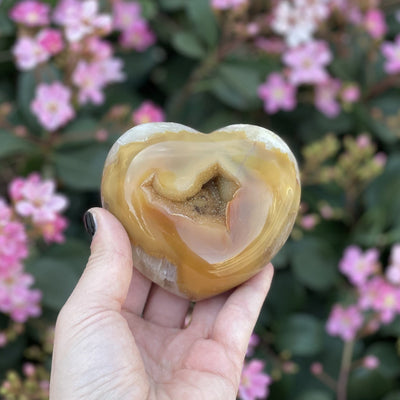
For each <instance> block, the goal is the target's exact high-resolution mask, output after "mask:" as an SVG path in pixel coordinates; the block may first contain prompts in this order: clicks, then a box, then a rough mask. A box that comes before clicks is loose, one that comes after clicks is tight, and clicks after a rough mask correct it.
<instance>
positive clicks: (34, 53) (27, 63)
mask: <svg viewBox="0 0 400 400" xmlns="http://www.w3.org/2000/svg"><path fill="white" fill-rule="evenodd" d="M12 52H13V55H14V57H15V60H16V64H17V67H18V68H20V69H22V70H28V69H33V68H35V67H36V66H37V65H38V64H40V63H42V62H45V61H47V60H48V59H49V58H50V53H49V52H48V51H47V50H46V49H45V48H44V47H43V46H42V45H41V44H40V43H39V42H38V41H37V40H36V39H33V38H30V37H27V36H22V37H20V38H19V39H18V40H17V42H16V43H15V45H14V47H13V50H12Z"/></svg>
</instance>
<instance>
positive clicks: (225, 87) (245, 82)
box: [212, 63, 261, 110]
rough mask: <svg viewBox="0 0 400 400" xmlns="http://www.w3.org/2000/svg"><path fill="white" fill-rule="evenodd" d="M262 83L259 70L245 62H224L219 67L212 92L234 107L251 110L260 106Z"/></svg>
mask: <svg viewBox="0 0 400 400" xmlns="http://www.w3.org/2000/svg"><path fill="white" fill-rule="evenodd" d="M260 84H261V79H260V74H259V72H258V71H257V70H254V69H253V68H251V67H249V66H247V65H246V64H243V63H242V64H238V63H224V64H221V65H220V66H219V67H218V70H217V72H216V76H215V78H214V82H213V86H212V92H213V93H214V94H215V95H216V96H217V97H218V99H219V100H221V101H222V102H223V103H225V104H227V105H229V106H231V107H233V108H236V109H239V110H251V109H254V108H258V107H259V106H260V99H259V98H258V96H257V88H258V86H259V85H260Z"/></svg>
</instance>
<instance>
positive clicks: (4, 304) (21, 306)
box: [0, 269, 42, 323]
mask: <svg viewBox="0 0 400 400" xmlns="http://www.w3.org/2000/svg"><path fill="white" fill-rule="evenodd" d="M33 282H34V280H33V277H32V276H31V275H29V274H25V273H23V272H22V269H19V270H16V271H15V273H14V274H13V275H11V276H8V277H7V278H6V279H3V278H0V311H1V312H3V313H5V314H9V315H10V317H11V318H12V319H13V320H14V321H16V322H20V323H23V322H25V321H26V320H27V319H28V318H29V317H37V316H39V315H40V313H41V310H40V305H39V302H40V300H41V297H42V295H41V292H40V291H39V290H34V289H30V286H31V285H32V284H33Z"/></svg>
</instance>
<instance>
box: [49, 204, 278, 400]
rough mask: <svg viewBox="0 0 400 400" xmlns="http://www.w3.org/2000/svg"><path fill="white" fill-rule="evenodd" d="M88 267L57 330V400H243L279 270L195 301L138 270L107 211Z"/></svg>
mask: <svg viewBox="0 0 400 400" xmlns="http://www.w3.org/2000/svg"><path fill="white" fill-rule="evenodd" d="M90 212H91V213H92V215H93V216H94V219H95V221H96V227H97V229H96V233H95V235H94V237H93V240H92V244H91V256H90V258H89V261H88V264H87V266H86V268H85V270H84V272H83V275H82V277H81V279H80V280H79V282H78V284H77V286H76V288H75V289H74V291H73V293H72V294H71V296H70V298H69V299H68V301H67V302H66V304H65V305H64V307H63V308H62V310H61V312H60V314H59V317H58V319H57V324H56V329H55V344H54V353H53V363H52V370H51V380H50V400H78V399H79V400H92V399H93V400H94V399H96V400H102V399H107V400H114V399H115V400H117V399H118V400H125V399H126V400H128V399H129V400H135V399H138V400H146V399H148V400H150V399H151V400H155V399H160V400H161V399H162V400H164V399H165V400H168V399H170V400H181V399H182V400H187V399H191V400H230V399H236V395H237V391H238V386H239V382H240V375H241V370H242V367H243V360H244V356H245V353H246V349H247V345H248V342H249V339H250V335H251V333H252V331H253V328H254V325H255V323H256V320H257V317H258V315H259V312H260V310H261V307H262V305H263V302H264V300H265V297H266V295H267V293H268V290H269V287H270V284H271V279H272V276H273V267H272V265H271V264H269V265H268V266H267V267H265V268H264V269H263V270H262V271H261V272H259V273H258V274H257V275H256V276H254V277H253V278H252V279H250V280H249V281H247V282H245V283H244V284H242V285H240V286H239V287H237V288H236V289H234V290H231V291H230V292H228V293H223V294H221V295H218V296H215V297H213V298H210V299H206V300H202V301H199V302H197V303H196V304H195V306H194V308H193V313H192V318H191V322H190V324H189V326H187V327H186V328H184V322H185V317H186V315H187V312H188V310H189V306H190V303H189V301H188V300H185V299H183V298H180V297H177V296H175V295H173V294H171V293H168V292H166V291H165V290H164V289H162V288H160V287H158V286H156V285H154V284H152V283H151V282H150V281H149V280H148V279H147V278H145V277H144V276H143V275H141V274H140V273H139V272H137V270H135V269H134V268H133V267H132V259H131V244H130V242H129V239H128V236H127V234H126V232H125V230H124V228H123V227H122V225H121V224H120V223H119V222H118V220H117V219H116V218H114V217H113V216H112V215H111V214H110V213H109V212H107V211H106V210H104V209H100V208H94V209H91V210H90Z"/></svg>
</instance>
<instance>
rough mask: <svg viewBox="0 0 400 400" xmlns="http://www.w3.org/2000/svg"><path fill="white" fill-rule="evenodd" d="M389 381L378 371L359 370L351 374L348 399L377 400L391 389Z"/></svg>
mask: <svg viewBox="0 0 400 400" xmlns="http://www.w3.org/2000/svg"><path fill="white" fill-rule="evenodd" d="M391 386H392V384H391V382H390V380H389V379H387V378H385V377H383V376H382V374H381V373H380V372H379V371H377V370H374V371H369V370H367V369H365V368H357V369H356V370H354V371H353V372H352V373H351V374H350V378H349V385H348V399H351V400H377V399H381V398H382V396H383V395H384V394H385V393H387V392H388V390H390V389H391Z"/></svg>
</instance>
